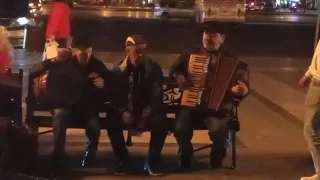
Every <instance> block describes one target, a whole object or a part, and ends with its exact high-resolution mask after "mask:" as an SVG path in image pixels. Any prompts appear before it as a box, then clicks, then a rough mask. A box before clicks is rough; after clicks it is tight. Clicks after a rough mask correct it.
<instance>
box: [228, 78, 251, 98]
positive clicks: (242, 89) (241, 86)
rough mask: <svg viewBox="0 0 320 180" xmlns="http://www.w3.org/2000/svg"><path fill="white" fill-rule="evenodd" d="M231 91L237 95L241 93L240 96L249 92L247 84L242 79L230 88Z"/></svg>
mask: <svg viewBox="0 0 320 180" xmlns="http://www.w3.org/2000/svg"><path fill="white" fill-rule="evenodd" d="M231 91H232V92H233V93H235V94H237V95H241V96H245V95H246V94H248V92H249V90H248V87H247V85H246V84H245V83H244V82H242V81H238V84H236V85H235V86H233V87H232V88H231Z"/></svg>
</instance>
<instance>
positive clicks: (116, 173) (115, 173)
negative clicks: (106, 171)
mask: <svg viewBox="0 0 320 180" xmlns="http://www.w3.org/2000/svg"><path fill="white" fill-rule="evenodd" d="M113 174H114V175H118V176H119V175H120V176H121V175H126V174H127V173H126V172H124V173H118V172H114V173H113Z"/></svg>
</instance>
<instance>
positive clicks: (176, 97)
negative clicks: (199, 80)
mask: <svg viewBox="0 0 320 180" xmlns="http://www.w3.org/2000/svg"><path fill="white" fill-rule="evenodd" d="M32 85H33V77H32V76H29V85H28V95H27V98H26V103H27V111H26V123H27V124H28V125H29V126H32V127H33V128H34V129H35V131H36V132H38V135H41V134H46V133H50V132H52V130H49V131H45V132H39V130H38V128H39V127H49V128H51V127H52V117H50V116H42V115H36V114H35V112H37V111H46V112H48V111H50V109H48V108H46V107H45V106H43V105H42V104H40V103H38V102H37V100H36V98H35V95H34V94H33V92H34V91H33V87H32ZM163 90H164V97H163V103H164V104H165V107H166V113H167V117H168V118H169V119H170V122H171V127H170V129H173V124H174V123H173V122H174V119H175V116H176V113H177V112H178V111H179V109H180V101H181V97H182V96H181V95H182V93H181V91H180V90H179V88H178V87H177V85H176V83H175V82H172V80H170V79H169V78H165V84H164V86H163ZM108 108H110V103H109V102H105V104H104V106H102V107H101V108H100V114H102V117H101V116H100V119H101V120H103V119H104V118H105V117H104V116H105V114H106V112H107V111H106V110H107V109H108ZM234 110H235V111H234V112H235V113H234V115H235V116H234V118H233V119H232V121H231V122H230V132H231V133H230V134H231V136H230V141H231V142H232V143H231V151H232V168H233V169H234V168H235V167H236V143H235V139H236V138H235V136H236V132H237V131H238V130H239V122H238V118H237V107H236V106H235V108H234ZM75 122H76V121H71V123H68V128H80V129H83V128H86V127H85V126H84V125H81V124H77V123H75ZM124 130H127V129H124ZM195 130H206V128H205V127H204V123H203V122H200V123H197V125H196V127H195ZM132 134H133V133H132V132H130V131H128V137H127V142H126V143H127V146H132V145H133V144H134V143H133V142H132ZM211 146H212V144H208V145H206V146H204V147H201V148H198V149H195V150H194V151H195V152H196V151H200V150H203V149H207V148H210V147H211Z"/></svg>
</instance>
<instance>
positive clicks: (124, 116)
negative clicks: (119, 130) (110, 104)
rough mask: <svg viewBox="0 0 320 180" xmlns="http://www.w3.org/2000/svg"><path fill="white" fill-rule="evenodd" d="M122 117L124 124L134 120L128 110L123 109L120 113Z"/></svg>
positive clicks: (131, 122)
mask: <svg viewBox="0 0 320 180" xmlns="http://www.w3.org/2000/svg"><path fill="white" fill-rule="evenodd" d="M122 119H123V122H124V123H125V124H129V125H130V124H133V123H134V122H133V121H134V117H133V115H132V113H130V112H128V111H125V112H124V113H123V114H122Z"/></svg>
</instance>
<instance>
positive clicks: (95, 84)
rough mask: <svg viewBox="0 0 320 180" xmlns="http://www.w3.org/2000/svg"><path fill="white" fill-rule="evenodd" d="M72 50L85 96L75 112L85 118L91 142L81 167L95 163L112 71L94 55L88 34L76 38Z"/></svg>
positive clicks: (79, 116)
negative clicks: (101, 111)
mask: <svg viewBox="0 0 320 180" xmlns="http://www.w3.org/2000/svg"><path fill="white" fill-rule="evenodd" d="M72 51H73V54H74V56H73V64H74V65H75V66H76V67H77V69H78V71H79V72H80V74H81V75H82V77H83V80H84V95H83V96H82V99H81V100H80V102H79V103H78V105H77V106H75V107H74V108H73V110H72V111H73V112H74V113H75V116H76V117H75V118H77V119H82V120H83V121H84V122H86V123H87V126H88V128H87V129H86V135H87V137H88V140H89V141H88V144H87V148H86V151H85V155H84V159H83V160H82V166H88V165H89V166H90V165H92V164H93V160H94V157H95V154H96V152H97V149H98V144H99V138H100V130H101V125H100V122H99V109H100V107H102V106H103V104H104V102H106V101H107V100H109V97H110V96H109V95H110V93H111V90H110V89H111V85H110V84H111V79H112V73H111V71H109V70H108V69H107V68H106V66H105V65H104V63H103V62H102V61H101V60H100V59H98V58H97V57H95V56H94V55H93V53H92V46H91V43H90V40H89V39H88V37H86V36H83V37H81V36H80V37H78V38H75V39H74V42H73V49H72ZM77 115H78V116H77Z"/></svg>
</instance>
